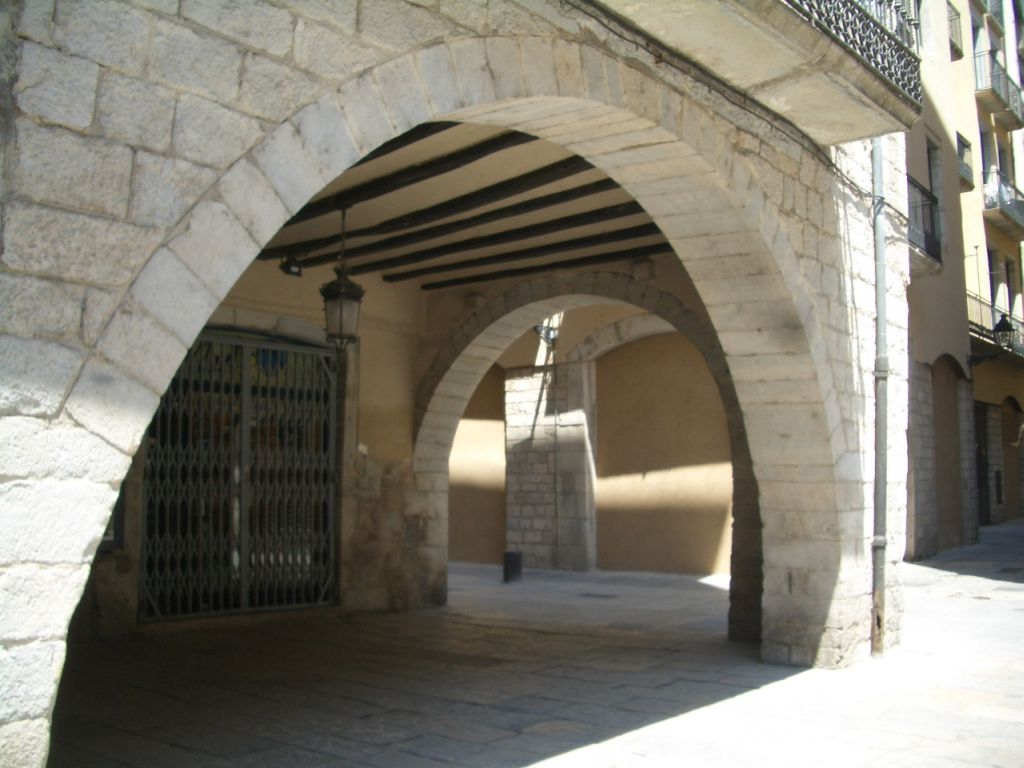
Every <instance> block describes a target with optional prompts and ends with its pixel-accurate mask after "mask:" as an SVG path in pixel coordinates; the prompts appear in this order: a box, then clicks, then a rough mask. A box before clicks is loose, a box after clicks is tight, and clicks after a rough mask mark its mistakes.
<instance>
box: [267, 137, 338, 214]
mask: <svg viewBox="0 0 1024 768" xmlns="http://www.w3.org/2000/svg"><path fill="white" fill-rule="evenodd" d="M253 159H254V160H255V161H256V164H257V165H258V166H259V167H260V169H261V170H262V171H263V173H264V174H265V175H266V177H267V179H268V180H269V181H270V183H271V184H272V185H273V186H274V189H276V190H277V194H278V195H279V196H280V198H281V200H282V202H284V204H285V207H287V208H288V210H289V211H291V212H292V213H295V212H296V211H298V210H299V209H300V208H302V207H303V206H304V205H305V204H306V203H307V202H309V200H310V199H311V198H312V197H313V195H315V194H316V193H317V192H319V191H320V190H321V189H323V188H324V187H325V186H326V185H327V182H328V181H331V179H329V178H327V177H326V176H325V175H324V174H323V173H322V172H321V169H320V165H319V163H317V162H316V160H315V159H314V158H313V157H312V156H311V155H310V153H309V152H308V151H307V150H306V147H305V145H304V144H303V143H302V139H301V138H300V137H299V134H298V132H296V130H295V128H294V127H293V126H292V125H291V124H290V123H284V124H283V125H281V126H278V128H277V129H276V130H275V131H274V132H273V133H271V134H270V135H269V136H268V137H267V138H266V140H265V141H263V143H261V144H260V145H259V146H258V147H256V149H255V150H253Z"/></svg>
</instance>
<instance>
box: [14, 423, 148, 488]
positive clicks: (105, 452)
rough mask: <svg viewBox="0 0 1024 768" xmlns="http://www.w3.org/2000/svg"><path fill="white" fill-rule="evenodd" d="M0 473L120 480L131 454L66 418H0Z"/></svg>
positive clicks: (64, 478) (102, 480)
mask: <svg viewBox="0 0 1024 768" xmlns="http://www.w3.org/2000/svg"><path fill="white" fill-rule="evenodd" d="M0 446H4V450H3V451H2V452H0V475H3V476H4V477H7V478H51V479H53V480H67V479H81V478H88V479H89V480H91V481H93V482H98V483H107V484H113V483H117V482H120V480H121V479H122V478H123V477H124V475H125V472H127V471H128V465H129V463H130V461H131V459H130V457H129V456H127V455H126V454H124V453H122V452H121V451H119V450H117V449H116V448H114V447H113V446H112V445H110V444H109V443H107V442H105V441H103V440H102V439H100V438H99V437H97V436H96V435H94V434H92V433H91V432H89V431H88V430H86V429H82V428H81V427H79V426H78V425H76V424H74V423H72V422H70V421H68V420H58V421H49V420H47V419H35V418H28V417H21V416H13V417H8V418H4V419H0Z"/></svg>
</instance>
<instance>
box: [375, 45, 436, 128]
mask: <svg viewBox="0 0 1024 768" xmlns="http://www.w3.org/2000/svg"><path fill="white" fill-rule="evenodd" d="M412 61H413V60H412V58H411V57H410V56H403V57H401V58H398V59H395V60H393V61H389V62H387V63H386V64H382V65H380V66H379V67H377V68H376V69H375V70H374V75H375V77H376V78H377V83H378V85H379V87H380V91H381V94H382V95H383V97H384V103H385V105H386V106H387V110H388V113H389V114H390V115H391V122H392V123H393V124H394V125H395V127H396V129H397V131H398V132H399V133H404V132H405V131H407V130H409V129H410V128H413V127H415V126H417V125H419V124H420V123H422V122H425V121H427V120H429V119H430V118H431V116H432V115H431V109H430V105H429V104H428V102H427V95H426V92H425V91H424V88H423V84H422V83H421V82H420V78H419V75H418V74H417V72H416V68H415V67H414V66H413V63H412Z"/></svg>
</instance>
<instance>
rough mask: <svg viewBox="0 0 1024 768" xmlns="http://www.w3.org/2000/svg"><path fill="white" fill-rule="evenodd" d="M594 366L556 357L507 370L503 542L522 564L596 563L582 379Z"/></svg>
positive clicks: (589, 401)
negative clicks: (518, 554) (535, 365)
mask: <svg viewBox="0 0 1024 768" xmlns="http://www.w3.org/2000/svg"><path fill="white" fill-rule="evenodd" d="M582 368H586V369H588V370H586V371H583V370H580V369H582ZM592 369H593V363H589V362H587V363H559V364H552V365H547V366H543V367H540V368H528V369H513V370H510V371H508V372H507V375H506V378H505V456H506V465H505V486H506V488H507V494H508V496H507V502H506V509H507V514H508V518H507V520H508V532H507V542H508V548H509V550H511V551H518V552H522V554H523V565H524V566H526V567H527V568H558V569H562V570H570V571H587V570H591V569H593V568H594V567H596V563H597V556H596V548H597V520H596V516H595V506H594V445H593V440H592V437H591V425H592V423H593V411H594V405H595V403H594V398H593V389H590V391H589V392H584V387H583V382H584V379H586V380H592V379H593V370H592ZM573 401H576V402H573Z"/></svg>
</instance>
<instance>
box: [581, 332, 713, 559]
mask: <svg viewBox="0 0 1024 768" xmlns="http://www.w3.org/2000/svg"><path fill="white" fill-rule="evenodd" d="M597 396H598V409H597V424H598V427H597V475H598V477H597V488H596V497H597V562H598V567H599V568H602V569H608V570H645V571H672V572H682V573H728V571H729V554H730V547H731V535H730V530H731V520H730V514H731V501H732V465H731V462H730V452H729V436H728V430H727V428H726V422H725V410H724V408H723V406H722V402H721V400H720V398H719V396H718V390H717V388H716V386H715V383H714V380H713V379H712V378H711V375H710V373H709V372H708V370H707V367H706V366H705V364H704V362H703V359H702V358H701V356H700V354H699V353H698V352H697V350H696V348H694V347H693V345H691V344H690V343H689V342H688V341H687V340H686V339H685V338H684V337H683V336H681V335H679V334H663V335H660V336H654V337H649V338H646V339H641V340H639V341H636V342H632V343H630V344H627V345H625V346H623V347H620V348H618V349H616V350H614V351H612V352H610V353H608V354H607V355H604V356H603V357H601V358H600V359H599V360H598V361H597Z"/></svg>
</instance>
